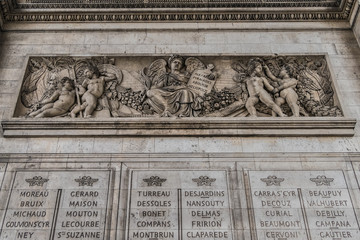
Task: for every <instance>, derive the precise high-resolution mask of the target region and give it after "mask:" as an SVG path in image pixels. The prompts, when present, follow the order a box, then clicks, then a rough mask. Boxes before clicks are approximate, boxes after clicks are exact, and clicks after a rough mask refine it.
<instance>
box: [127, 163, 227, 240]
mask: <svg viewBox="0 0 360 240" xmlns="http://www.w3.org/2000/svg"><path fill="white" fill-rule="evenodd" d="M131 182H132V185H131V193H130V195H131V199H130V201H129V216H128V226H127V238H126V239H132V240H135V239H177V240H180V239H184V240H185V239H199V240H201V239H204V240H205V239H232V232H231V229H232V223H231V215H230V209H229V208H230V204H229V195H228V190H227V189H228V186H227V180H226V172H225V171H156V170H155V171H145V170H144V171H142V170H136V171H133V172H132V177H131Z"/></svg>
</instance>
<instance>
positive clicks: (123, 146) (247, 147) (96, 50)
mask: <svg viewBox="0 0 360 240" xmlns="http://www.w3.org/2000/svg"><path fill="white" fill-rule="evenodd" d="M356 29H357V28H356ZM172 53H181V54H221V53H224V54H251V55H256V54H260V55H268V54H307V53H309V54H319V53H320V54H324V53H325V54H328V55H329V59H330V64H331V66H332V70H333V74H334V76H335V78H336V81H337V85H338V94H339V95H340V99H341V100H342V105H343V106H344V110H345V115H346V116H348V117H353V118H357V119H358V120H359V119H360V104H359V102H360V84H359V80H358V78H359V77H360V70H359V69H360V68H359V66H360V48H359V46H358V43H357V41H356V38H355V37H354V34H353V32H352V31H351V30H311V31H310V30H296V31H295V30H294V31H290V30H286V31H281V30H246V31H241V30H222V29H218V30H212V29H199V30H176V31H175V30H174V31H172V30H167V31H162V30H129V31H84V32H82V31H74V32H71V31H65V30H64V31H48V32H40V31H32V32H27V31H24V32H19V31H18V32H11V31H9V32H4V33H3V34H2V35H1V58H0V116H1V118H2V119H8V118H10V117H11V115H12V112H11V111H12V109H13V107H14V106H15V102H16V96H17V95H18V91H19V87H20V84H21V79H22V77H23V72H24V68H25V64H26V56H28V55H56V54H59V55H70V54H71V55H78V56H86V55H102V54H106V55H109V54H110V55H111V54H113V55H122V54H169V55H170V54H172ZM359 146H360V132H359V129H358V127H357V128H356V133H355V136H354V137H348V138H344V137H341V138H340V137H325V138H324V137H299V138H283V137H271V138H267V137H263V138H259V137H256V138H255V137H211V136H209V137H186V136H184V137H150V138H140V137H124V138H104V137H101V136H98V137H86V138H64V137H61V138H44V139H40V138H3V137H1V138H0V152H1V153H165V152H166V153H179V152H182V153H184V152H187V153H203V152H205V153H208V152H357V151H359V148H360V147H359Z"/></svg>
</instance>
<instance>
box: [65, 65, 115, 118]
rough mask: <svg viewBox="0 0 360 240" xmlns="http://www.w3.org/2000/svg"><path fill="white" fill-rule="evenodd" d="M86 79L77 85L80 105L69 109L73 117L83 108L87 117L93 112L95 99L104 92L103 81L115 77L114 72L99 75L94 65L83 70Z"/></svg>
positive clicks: (95, 103)
mask: <svg viewBox="0 0 360 240" xmlns="http://www.w3.org/2000/svg"><path fill="white" fill-rule="evenodd" d="M84 74H85V76H86V79H85V80H84V81H83V83H82V85H80V86H78V87H79V94H80V96H82V97H81V102H82V104H81V105H77V106H76V107H75V108H74V109H73V110H72V111H71V117H72V118H75V117H76V114H78V113H79V112H80V111H83V110H84V117H85V118H89V117H91V114H92V113H93V112H94V110H95V108H96V105H97V100H98V98H100V97H101V95H102V94H103V93H104V85H105V82H108V81H112V80H115V79H116V75H115V74H109V73H104V75H105V76H100V73H99V70H98V69H97V68H96V67H93V66H88V67H87V68H86V69H85V70H84Z"/></svg>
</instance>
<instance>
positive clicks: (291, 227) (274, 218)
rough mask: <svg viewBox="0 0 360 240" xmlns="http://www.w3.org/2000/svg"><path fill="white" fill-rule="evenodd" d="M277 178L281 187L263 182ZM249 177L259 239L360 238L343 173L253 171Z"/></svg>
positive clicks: (319, 239)
mask: <svg viewBox="0 0 360 240" xmlns="http://www.w3.org/2000/svg"><path fill="white" fill-rule="evenodd" d="M275 175H276V177H277V178H276V179H280V178H281V179H282V180H283V181H282V182H281V185H276V184H268V182H269V181H264V179H266V180H268V179H269V178H270V177H268V176H275ZM249 176H250V185H251V193H250V194H251V197H252V199H253V205H254V225H255V226H256V232H255V233H253V234H255V235H257V239H265V240H267V239H269V240H270V239H284V240H285V239H286V240H304V239H306V240H310V239H312V240H334V239H354V240H355V239H360V233H359V225H358V223H357V220H356V217H355V213H354V210H353V205H352V203H351V199H350V195H349V192H348V189H347V186H346V182H345V179H344V175H343V173H342V172H341V171H326V172H317V171H289V172H286V171H275V172H266V171H250V173H249ZM271 179H274V178H271Z"/></svg>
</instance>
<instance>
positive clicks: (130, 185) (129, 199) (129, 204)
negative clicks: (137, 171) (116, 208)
mask: <svg viewBox="0 0 360 240" xmlns="http://www.w3.org/2000/svg"><path fill="white" fill-rule="evenodd" d="M133 173H134V171H132V170H131V171H130V181H129V189H130V191H128V204H127V206H128V208H127V214H126V217H127V219H126V221H127V226H128V227H127V230H125V234H127V236H126V239H127V240H129V239H130V220H131V219H130V218H131V215H130V213H131V195H132V184H133Z"/></svg>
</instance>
